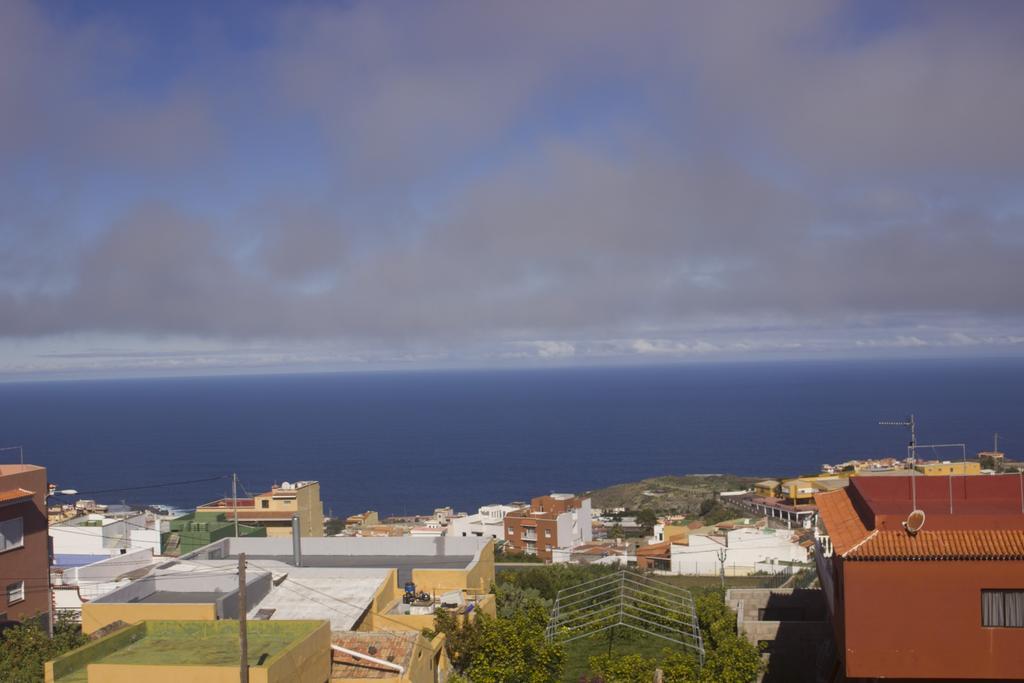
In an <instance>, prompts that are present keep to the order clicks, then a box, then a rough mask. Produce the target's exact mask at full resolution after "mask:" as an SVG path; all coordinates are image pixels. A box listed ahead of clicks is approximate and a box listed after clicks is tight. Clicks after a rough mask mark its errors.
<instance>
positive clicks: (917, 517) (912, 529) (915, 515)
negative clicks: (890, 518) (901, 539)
mask: <svg viewBox="0 0 1024 683" xmlns="http://www.w3.org/2000/svg"><path fill="white" fill-rule="evenodd" d="M923 526H924V510H914V511H913V512H911V513H910V514H909V515H907V521H905V522H903V528H904V529H906V530H907V533H908V534H910V535H911V536H913V535H914V534H916V533H917V532H918V531H920V530H921V527H923Z"/></svg>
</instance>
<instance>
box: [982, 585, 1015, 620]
mask: <svg viewBox="0 0 1024 683" xmlns="http://www.w3.org/2000/svg"><path fill="white" fill-rule="evenodd" d="M981 625H982V626H990V627H1002V628H1024V590H988V589H984V590H982V591H981Z"/></svg>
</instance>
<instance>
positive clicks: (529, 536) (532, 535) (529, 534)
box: [522, 529, 537, 541]
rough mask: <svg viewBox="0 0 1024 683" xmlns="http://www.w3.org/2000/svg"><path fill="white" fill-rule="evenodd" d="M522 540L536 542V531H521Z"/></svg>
mask: <svg viewBox="0 0 1024 683" xmlns="http://www.w3.org/2000/svg"><path fill="white" fill-rule="evenodd" d="M522 539H523V540H524V541H536V540H537V530H536V529H523V536H522Z"/></svg>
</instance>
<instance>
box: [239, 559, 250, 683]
mask: <svg viewBox="0 0 1024 683" xmlns="http://www.w3.org/2000/svg"><path fill="white" fill-rule="evenodd" d="M248 610H249V606H248V605H247V604H246V601H245V553H238V644H239V645H240V646H241V648H240V649H241V650H242V656H241V659H240V660H239V676H240V680H241V683H249V631H248V625H247V624H246V622H245V613H246V612H247V611H248Z"/></svg>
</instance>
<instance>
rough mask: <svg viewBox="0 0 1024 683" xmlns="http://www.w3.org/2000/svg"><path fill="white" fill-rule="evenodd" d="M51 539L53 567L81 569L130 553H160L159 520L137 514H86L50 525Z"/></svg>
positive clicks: (134, 512) (147, 514)
mask: <svg viewBox="0 0 1024 683" xmlns="http://www.w3.org/2000/svg"><path fill="white" fill-rule="evenodd" d="M50 538H51V539H52V543H53V559H54V564H55V565H56V566H58V567H74V566H82V565H86V564H91V563H93V562H97V561H99V560H102V559H103V558H106V557H110V556H112V555H123V554H125V553H127V552H130V551H133V550H143V549H148V550H150V551H155V552H157V553H159V552H160V547H161V543H160V520H159V519H157V518H156V516H155V515H153V514H150V513H145V512H138V511H126V512H119V513H109V512H89V513H86V514H83V515H78V516H76V517H71V518H69V519H65V520H63V521H60V522H57V523H56V524H53V525H51V526H50Z"/></svg>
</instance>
